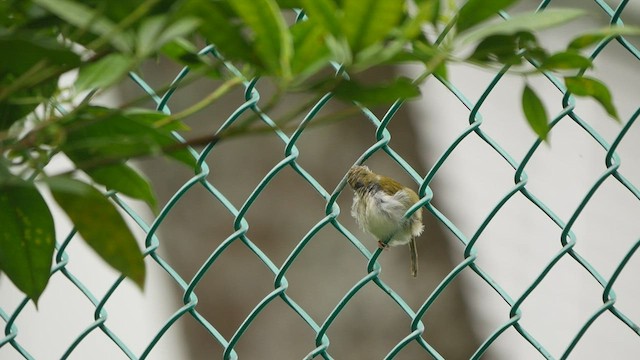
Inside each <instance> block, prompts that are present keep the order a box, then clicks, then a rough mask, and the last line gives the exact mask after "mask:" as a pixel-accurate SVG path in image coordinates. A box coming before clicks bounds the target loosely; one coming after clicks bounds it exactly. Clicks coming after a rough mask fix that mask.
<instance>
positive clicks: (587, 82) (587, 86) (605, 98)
mask: <svg viewBox="0 0 640 360" xmlns="http://www.w3.org/2000/svg"><path fill="white" fill-rule="evenodd" d="M564 83H565V85H566V86H567V90H569V92H571V93H572V94H574V95H577V96H589V97H592V98H593V99H594V100H596V101H597V102H599V103H600V105H602V107H603V108H604V109H605V110H606V111H607V114H609V115H611V117H613V118H614V119H616V120H618V119H619V118H618V112H617V110H616V108H615V106H614V105H613V100H612V98H611V93H610V92H609V89H608V88H607V87H606V86H605V85H604V84H603V83H602V82H600V81H599V80H597V79H594V78H589V77H583V76H573V77H566V78H564Z"/></svg>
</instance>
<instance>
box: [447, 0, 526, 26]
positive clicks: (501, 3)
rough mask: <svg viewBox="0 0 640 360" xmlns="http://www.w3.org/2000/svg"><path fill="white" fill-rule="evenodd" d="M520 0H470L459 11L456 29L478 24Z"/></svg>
mask: <svg viewBox="0 0 640 360" xmlns="http://www.w3.org/2000/svg"><path fill="white" fill-rule="evenodd" d="M517 1H518V0H491V1H487V0H469V1H467V2H466V3H465V4H464V5H463V6H462V7H461V8H460V11H459V12H458V20H457V21H456V29H458V33H462V32H463V31H465V30H467V29H469V28H471V27H473V26H474V25H477V24H479V23H481V22H483V21H485V20H487V19H488V18H490V17H492V16H494V15H496V14H497V13H498V12H499V11H501V10H505V9H507V8H508V7H509V6H511V5H513V4H514V3H516V2H517Z"/></svg>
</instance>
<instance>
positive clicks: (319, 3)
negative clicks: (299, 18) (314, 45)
mask: <svg viewBox="0 0 640 360" xmlns="http://www.w3.org/2000/svg"><path fill="white" fill-rule="evenodd" d="M302 5H303V8H304V11H305V13H306V14H307V16H308V17H309V20H308V21H310V22H312V23H316V24H319V25H320V26H321V27H322V28H324V29H325V30H326V32H327V33H328V34H331V35H333V37H335V38H337V39H339V38H341V37H343V36H344V34H343V33H342V26H341V25H340V19H341V17H340V15H341V13H340V12H339V11H338V7H337V6H336V3H335V2H334V1H333V0H302Z"/></svg>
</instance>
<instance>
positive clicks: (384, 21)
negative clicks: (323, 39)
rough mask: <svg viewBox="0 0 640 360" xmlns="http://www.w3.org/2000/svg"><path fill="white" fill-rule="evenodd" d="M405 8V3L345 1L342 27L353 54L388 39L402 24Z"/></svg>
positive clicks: (372, 0) (385, 0) (382, 0)
mask: <svg viewBox="0 0 640 360" xmlns="http://www.w3.org/2000/svg"><path fill="white" fill-rule="evenodd" d="M404 6H405V4H404V1H389V0H344V1H343V9H344V21H342V25H343V29H344V34H345V36H346V37H347V41H348V42H349V45H350V46H351V51H352V53H353V54H354V55H355V54H357V53H358V52H360V51H361V50H363V49H364V48H366V47H368V46H371V45H373V44H375V43H377V42H380V41H382V40H384V39H385V38H386V37H388V36H389V34H390V33H391V31H392V30H393V29H395V28H396V27H397V26H398V25H399V24H400V20H401V19H402V15H403V13H404Z"/></svg>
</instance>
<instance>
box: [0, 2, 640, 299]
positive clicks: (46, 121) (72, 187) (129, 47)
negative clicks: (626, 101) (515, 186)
mask: <svg viewBox="0 0 640 360" xmlns="http://www.w3.org/2000/svg"><path fill="white" fill-rule="evenodd" d="M516 2H517V1H516V0H499V1H498V0H496V1H484V0H469V1H467V2H466V3H464V5H462V6H461V7H460V8H457V7H456V6H455V5H453V2H447V4H445V2H441V1H439V0H413V1H386V0H280V1H276V0H227V1H225V0H180V1H169V0H137V1H136V0H134V1H131V0H127V1H124V0H110V1H105V0H85V1H79V0H5V1H3V2H2V3H0V13H3V14H6V15H7V16H3V17H2V18H0V53H2V54H15V55H14V56H2V57H0V152H1V154H2V156H1V157H0V229H1V230H0V271H2V272H3V273H5V274H6V275H7V276H8V277H9V278H10V279H11V280H12V281H13V283H14V284H15V285H16V286H17V287H18V288H19V289H20V290H22V291H23V292H24V293H25V294H26V295H27V296H29V297H30V298H31V299H33V300H34V302H36V301H37V300H38V298H39V296H40V294H41V293H42V292H43V291H44V288H45V286H46V284H47V281H48V278H49V272H50V270H51V261H52V257H53V252H54V247H55V240H54V238H53V236H54V234H55V229H54V221H53V218H52V215H51V213H50V211H49V206H48V204H47V202H46V201H45V200H44V198H43V196H42V195H41V191H43V190H44V189H48V191H50V192H51V194H52V195H53V200H54V201H55V202H57V203H58V205H60V207H61V208H62V209H63V210H64V211H65V212H66V213H67V215H68V217H69V218H70V219H71V220H72V222H73V224H74V225H75V227H76V230H77V231H78V233H79V234H80V235H81V236H82V237H83V239H84V240H85V241H86V242H87V243H88V244H89V245H90V246H91V247H92V248H93V249H94V250H95V251H96V252H97V253H98V254H99V255H100V256H101V257H102V258H103V259H104V260H105V261H106V262H107V263H108V264H110V265H111V266H113V267H114V268H115V269H117V270H118V271H120V272H121V273H122V274H123V275H124V276H127V277H129V278H130V279H132V280H133V281H134V282H135V283H136V284H138V285H139V286H140V287H142V286H143V283H144V262H143V261H142V252H141V251H140V249H139V247H138V245H137V244H136V241H135V238H134V237H133V235H132V234H131V231H130V230H129V229H128V227H127V225H126V224H125V222H124V220H123V219H122V217H121V216H120V215H119V213H118V211H117V210H116V208H115V206H114V204H113V203H112V202H111V201H110V200H108V198H107V197H105V196H104V190H115V191H117V192H118V193H120V194H124V195H127V196H129V197H132V198H135V199H140V200H143V201H145V202H146V203H147V204H149V206H151V207H152V208H155V207H156V205H157V204H156V199H155V196H154V193H153V190H152V187H151V185H150V184H149V182H148V180H147V179H146V178H145V177H144V176H142V175H141V174H140V173H138V172H137V171H136V170H135V169H134V168H132V167H131V166H130V165H128V163H127V161H128V160H129V159H132V158H136V157H141V156H155V155H164V156H167V157H170V158H172V159H175V160H177V161H180V162H182V163H184V164H186V165H187V166H190V167H195V166H196V164H195V160H194V158H193V157H192V156H191V155H190V153H189V152H188V151H187V149H186V148H187V146H186V145H188V144H191V143H190V142H189V141H187V143H186V144H184V143H181V142H179V141H178V140H176V138H175V137H174V136H173V133H174V132H175V131H181V130H185V129H186V128H185V127H184V125H182V123H181V122H180V120H181V119H183V118H184V117H187V116H189V115H190V114H192V113H194V112H196V111H198V110H200V109H202V108H203V107H204V106H206V105H208V104H209V103H211V102H214V101H216V100H217V99H219V98H220V96H221V95H222V94H223V93H225V92H226V91H228V90H229V89H231V88H233V87H234V86H237V85H239V84H241V83H242V82H243V81H247V80H248V79H251V78H254V77H256V76H263V77H271V78H272V79H273V80H274V82H275V83H276V84H277V85H278V88H279V91H280V92H281V93H282V92H286V91H306V92H311V93H314V92H315V93H318V95H322V94H325V93H326V92H332V93H333V94H334V96H336V97H337V98H340V99H342V100H344V101H346V102H347V103H351V104H353V103H355V104H362V105H375V104H379V103H388V102H393V101H395V100H407V99H411V98H415V97H417V96H419V94H420V91H419V85H420V84H421V83H422V82H424V81H426V80H427V79H428V78H429V77H430V76H432V75H433V76H439V77H446V67H447V64H450V63H452V62H465V63H470V64H476V65H480V66H483V67H487V68H492V67H495V66H499V67H504V70H507V69H510V70H516V73H518V74H521V75H522V76H534V75H536V74H539V73H543V72H561V73H562V74H569V75H567V76H566V77H565V85H566V87H567V89H568V90H569V91H570V92H571V93H572V94H574V95H576V96H589V97H592V98H594V99H595V100H596V101H598V102H599V103H600V104H601V105H602V106H603V107H604V109H605V110H606V111H607V112H608V113H609V114H610V115H611V116H612V117H613V118H616V117H617V113H616V109H615V107H614V105H613V102H612V98H611V94H610V93H609V90H608V89H607V87H606V86H605V85H604V84H602V83H601V82H600V81H598V80H597V79H594V78H588V77H584V76H582V75H583V73H584V72H585V70H587V69H589V68H590V67H592V63H591V60H590V59H589V58H588V57H585V56H584V55H582V54H581V51H583V50H584V49H586V48H587V47H589V46H591V45H593V44H595V43H597V42H599V41H607V40H609V39H611V38H613V37H616V36H621V35H638V34H640V31H639V30H638V29H636V28H631V27H620V28H616V27H611V28H606V29H597V30H595V31H591V32H589V33H586V34H582V35H580V36H577V37H576V38H575V39H573V40H572V41H570V43H569V44H568V46H567V48H566V49H565V50H562V51H558V52H555V53H550V52H549V51H548V50H546V49H545V48H544V46H543V45H542V44H540V43H539V41H538V39H537V37H536V32H537V31H539V30H542V29H546V28H549V27H552V26H558V25H561V24H564V23H566V22H568V21H571V20H573V19H575V18H577V17H579V16H581V15H583V14H582V12H581V11H579V10H573V9H548V10H544V11H539V12H526V13H520V14H517V15H515V16H513V17H508V16H506V13H505V12H504V10H506V9H507V8H508V7H509V6H511V5H513V4H514V3H516ZM300 9H304V11H301V10H300ZM287 12H289V13H291V12H295V14H296V15H297V21H296V22H295V23H294V24H289V23H288V22H287V20H286V17H285V16H284V13H287ZM498 15H500V16H502V19H499V16H498ZM201 39H205V40H206V41H208V42H209V43H211V44H213V45H214V46H215V48H216V52H217V53H219V54H221V56H222V58H223V59H224V60H225V61H230V62H232V63H234V64H236V65H237V66H236V67H237V68H238V69H242V73H239V74H237V75H235V76H232V75H228V74H225V75H224V76H223V75H221V72H220V71H218V67H219V66H220V61H218V60H216V59H213V58H212V57H210V56H208V55H202V54H199V53H198V52H197V46H196V45H195V44H196V43H197V42H198V41H199V40H201ZM459 54H466V55H465V56H461V55H459ZM158 56H163V57H166V58H168V59H170V60H172V61H174V62H176V63H179V64H183V65H185V66H189V67H190V68H191V69H192V70H194V71H197V73H198V74H199V76H203V77H204V76H209V77H213V78H216V79H218V80H223V82H222V85H220V87H219V88H218V89H217V90H216V91H215V92H213V93H212V94H208V95H207V96H205V97H203V99H202V100H201V101H199V102H197V103H196V105H194V106H193V107H192V108H190V109H187V110H185V111H184V112H182V113H179V114H175V115H166V114H164V113H162V112H157V111H150V110H140V109H136V108H135V107H134V104H135V103H134V102H132V103H130V104H128V105H126V106H123V107H121V108H107V107H99V106H95V105H93V104H92V101H91V100H92V98H93V97H94V96H95V94H97V93H99V92H101V91H104V90H105V89H108V88H111V87H113V86H115V85H117V84H118V83H119V82H121V81H122V80H123V79H124V78H125V77H126V76H127V74H129V72H130V71H134V70H135V69H136V68H137V67H138V66H139V65H140V64H141V63H142V62H143V61H145V60H147V59H152V58H155V57H158ZM403 63H415V64H421V66H422V67H423V69H424V70H423V73H422V75H421V76H420V77H418V79H416V80H414V81H411V80H408V79H406V78H399V79H396V80H394V81H393V82H391V83H384V84H383V83H374V84H363V83H360V82H358V81H356V80H353V78H350V77H348V76H346V74H349V75H353V74H356V73H358V72H362V71H364V70H367V69H370V68H373V67H377V66H386V65H397V64H403ZM335 64H340V66H339V69H338V70H339V71H337V76H329V77H327V76H326V75H322V74H326V73H327V72H326V70H327V69H333V70H335V66H336V65H335ZM531 64H533V65H535V66H531ZM70 71H77V78H76V80H75V83H74V84H73V86H72V87H71V88H66V89H63V88H60V87H59V80H60V77H61V76H62V75H63V74H65V73H68V72H70ZM74 99H81V100H80V101H78V100H74ZM522 107H523V111H524V114H525V118H526V119H527V121H528V122H529V124H530V125H531V127H532V129H533V131H535V132H536V133H537V134H538V135H539V136H540V138H542V139H546V135H547V133H548V130H549V125H548V118H547V112H546V110H545V109H544V105H543V102H542V101H541V100H540V99H539V97H538V95H537V94H536V93H535V91H534V90H533V88H531V87H530V86H528V85H525V87H524V89H523V93H522ZM302 110H304V109H302ZM302 110H301V111H302ZM247 129H248V127H247ZM246 131H249V130H246V129H245V128H243V129H234V128H230V129H228V134H242V133H244V132H246ZM224 135H225V134H224V133H223V134H218V135H217V136H216V137H212V138H210V139H205V140H206V141H218V140H220V139H221V138H223V137H224ZM206 141H205V142H206ZM201 142H202V139H200V140H199V143H201ZM193 143H195V142H193ZM58 154H63V155H65V156H66V157H68V158H69V159H70V160H71V161H72V162H73V163H74V165H75V168H74V169H73V170H72V171H69V172H66V173H64V174H51V173H50V170H48V168H47V165H48V163H49V162H50V160H51V159H52V158H53V157H54V156H55V155H58ZM81 174H84V175H86V176H79V175H81Z"/></svg>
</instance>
